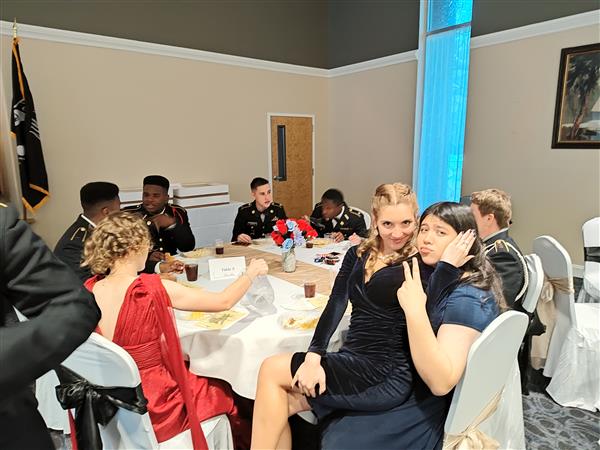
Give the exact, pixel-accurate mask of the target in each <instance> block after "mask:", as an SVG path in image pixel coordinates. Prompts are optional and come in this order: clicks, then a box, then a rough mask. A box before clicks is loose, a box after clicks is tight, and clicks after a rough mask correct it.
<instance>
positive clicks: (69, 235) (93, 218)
mask: <svg viewBox="0 0 600 450" xmlns="http://www.w3.org/2000/svg"><path fill="white" fill-rule="evenodd" d="M79 198H80V201H81V208H82V209H83V213H82V214H79V216H78V217H77V219H76V220H75V222H73V223H72V224H71V226H70V227H69V228H67V231H65V232H64V234H63V235H62V237H61V238H60V239H59V241H58V243H57V244H56V247H55V248H54V254H55V255H56V256H58V258H59V259H60V260H62V261H63V262H64V263H65V264H66V265H67V266H69V267H70V268H71V269H72V270H73V271H74V272H75V273H76V274H77V276H78V277H79V279H80V280H81V281H82V282H83V281H85V280H87V279H88V278H89V277H90V276H91V275H92V274H91V272H90V269H89V268H83V267H81V265H80V264H81V260H82V254H83V243H84V242H85V240H86V239H87V237H88V236H89V235H90V234H91V233H92V231H93V229H94V228H95V227H96V224H97V223H98V222H100V221H101V220H102V219H103V218H104V217H106V216H107V215H109V214H110V213H111V212H115V211H119V209H120V208H121V202H120V201H119V188H118V186H117V185H116V184H113V183H107V182H104V181H96V182H93V183H88V184H86V185H85V186H83V187H82V188H81V190H80V191H79Z"/></svg>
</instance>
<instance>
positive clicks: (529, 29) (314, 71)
mask: <svg viewBox="0 0 600 450" xmlns="http://www.w3.org/2000/svg"><path fill="white" fill-rule="evenodd" d="M599 23H600V9H596V10H594V11H588V12H585V13H581V14H575V15H572V16H566V17H561V18H558V19H553V20H547V21H545V22H539V23H534V24H531V25H525V26H523V27H518V28H512V29H510V30H505V31H499V32H497V33H490V34H486V35H483V36H476V37H473V38H471V48H480V47H487V46H490V45H497V44H505V43H507V42H512V41H516V40H520V39H527V38H532V37H536V36H543V35H546V34H550V33H559V32H561V31H566V30H571V29H573V28H580V27H586V26H590V25H598V24H599ZM0 35H4V36H12V22H7V21H4V20H2V21H0ZM19 36H20V37H22V38H30V39H40V40H46V41H52V42H60V43H65V44H74V45H85V46H89V47H99V48H108V49H113V50H124V51H131V52H138V53H146V54H150V55H159V56H170V57H173V58H183V59H191V60H196V61H204V62H210V63H216V64H226V65H231V66H240V67H247V68H250V69H260V70H271V71H275V72H285V73H290V74H296V75H308V76H315V77H325V78H335V77H339V76H344V75H349V74H353V73H358V72H364V71H366V70H372V69H379V68H382V67H387V66H391V65H395V64H402V63H405V62H410V61H416V56H417V54H416V52H417V51H416V50H411V51H407V52H403V53H397V54H394V55H389V56H384V57H382V58H376V59H372V60H369V61H363V62H359V63H356V64H350V65H347V66H342V67H336V68H334V69H329V70H328V69H319V68H316V67H307V66H299V65H295V64H287V63H280V62H273V61H266V60H262V59H255V58H247V57H244V56H234V55H226V54H223V53H215V52H208V51H204V50H195V49H191V48H183V47H175V46H172V45H164V44H154V43H150V42H142V41H135V40H132V39H122V38H116V37H110V36H101V35H97V34H89V33H80V32H77V31H68V30H59V29H56V28H47V27H39V26H36V25H27V24H19Z"/></svg>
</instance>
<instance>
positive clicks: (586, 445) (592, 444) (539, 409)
mask: <svg viewBox="0 0 600 450" xmlns="http://www.w3.org/2000/svg"><path fill="white" fill-rule="evenodd" d="M549 381H550V379H549V378H545V377H544V376H543V375H542V374H541V371H532V372H531V373H530V383H529V390H530V393H529V395H526V396H525V395H524V396H523V419H524V421H525V443H526V445H527V450H572V449H573V450H575V449H576V450H588V449H590V450H591V449H596V450H597V449H599V448H600V444H599V442H600V412H595V413H592V412H590V411H585V410H583V409H578V408H565V407H564V406H560V405H559V404H557V403H556V402H554V400H552V398H551V397H550V396H549V395H548V394H547V393H546V391H545V387H546V386H547V385H548V383H549Z"/></svg>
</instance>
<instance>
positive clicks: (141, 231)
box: [83, 212, 267, 449]
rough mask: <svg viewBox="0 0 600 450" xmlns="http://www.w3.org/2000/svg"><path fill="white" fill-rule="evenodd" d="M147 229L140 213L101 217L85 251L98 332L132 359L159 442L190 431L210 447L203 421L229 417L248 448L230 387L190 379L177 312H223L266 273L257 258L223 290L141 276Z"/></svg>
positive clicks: (239, 441) (241, 445) (238, 444)
mask: <svg viewBox="0 0 600 450" xmlns="http://www.w3.org/2000/svg"><path fill="white" fill-rule="evenodd" d="M150 245H151V242H150V235H149V233H148V227H147V226H146V224H145V223H144V222H143V220H142V219H141V218H139V217H138V216H137V215H134V214H131V213H126V212H117V213H113V214H111V215H109V216H108V217H106V218H105V219H103V220H102V221H101V222H100V223H99V224H98V225H97V227H96V228H95V229H94V232H93V233H92V235H91V237H90V239H89V240H88V241H87V242H86V244H85V248H84V263H83V264H84V265H87V266H89V267H90V269H91V271H92V273H94V274H96V275H95V276H94V277H92V278H90V279H89V280H88V281H87V282H86V287H87V288H88V289H89V290H90V291H92V292H93V294H94V296H95V297H96V302H97V303H98V306H99V307H100V310H101V311H102V318H101V319H100V322H99V323H98V331H99V332H100V333H101V334H102V335H103V336H105V337H106V338H108V339H110V340H112V341H113V342H115V343H116V344H118V345H120V346H121V347H123V348H124V349H125V350H126V351H127V352H128V353H129V354H130V355H131V356H132V357H133V359H134V360H135V362H136V364H137V366H138V368H139V370H140V376H141V379H142V389H143V391H144V395H145V396H146V398H147V400H148V411H149V414H150V420H151V421H152V426H153V428H154V432H155V434H156V437H157V440H158V442H163V441H166V440H168V439H170V438H172V437H174V436H175V435H177V434H179V433H182V432H183V431H185V430H187V429H191V432H192V438H193V441H194V449H199V448H205V447H206V441H205V439H204V435H203V434H202V430H201V428H200V421H202V420H205V419H208V418H210V417H214V416H217V415H219V414H227V415H228V416H229V419H230V422H231V425H232V429H233V434H234V439H235V440H236V447H239V448H244V447H247V445H248V443H247V440H248V431H249V430H248V427H249V425H248V424H247V423H245V422H244V421H243V420H242V419H241V418H240V417H239V415H238V412H237V408H236V405H235V404H234V397H233V393H232V391H231V388H230V386H229V385H228V384H227V383H225V382H224V381H221V380H216V379H211V378H205V377H199V376H196V375H193V374H191V373H190V372H189V371H188V370H187V368H186V367H185V365H184V362H183V356H182V354H181V347H180V344H179V339H178V336H177V331H176V329H175V325H174V318H173V315H172V308H173V307H174V308H177V309H183V310H188V311H224V310H227V309H229V308H231V307H232V306H233V305H235V303H236V302H237V301H238V300H240V298H241V297H242V296H243V295H244V293H245V292H246V290H247V289H248V288H249V287H250V285H251V284H252V281H253V279H254V278H255V277H256V276H258V275H261V274H266V273H267V265H266V263H265V261H264V260H252V261H251V262H250V264H249V265H248V268H247V270H246V273H245V274H244V275H242V276H241V277H240V278H238V280H236V281H235V282H233V283H232V284H231V285H230V286H228V287H227V288H226V289H225V290H223V291H222V292H209V291H206V290H203V289H193V288H187V287H185V286H182V285H180V284H177V283H175V282H173V281H170V280H161V279H160V278H159V275H155V274H141V275H139V276H138V272H140V271H142V270H143V269H144V265H145V262H146V257H147V256H148V250H149V248H150Z"/></svg>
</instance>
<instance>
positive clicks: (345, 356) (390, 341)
mask: <svg viewBox="0 0 600 450" xmlns="http://www.w3.org/2000/svg"><path fill="white" fill-rule="evenodd" d="M366 259H367V255H363V256H362V257H358V256H357V254H356V247H352V248H351V249H350V250H349V251H348V253H347V254H346V257H345V258H344V261H343V263H342V267H341V269H340V272H339V274H338V277H337V278H336V281H335V285H334V287H333V290H332V293H331V296H330V299H329V302H328V303H327V306H326V308H325V310H324V311H323V314H322V316H321V318H320V320H319V323H318V325H317V328H316V330H315V334H314V337H313V339H312V342H311V345H310V347H309V349H308V351H310V352H315V353H318V354H320V355H322V358H321V364H322V365H323V368H324V370H325V374H326V379H327V390H326V392H325V393H324V394H323V395H319V396H317V397H316V398H314V399H313V398H309V399H308V400H309V402H310V404H311V407H312V408H313V412H314V413H315V414H316V415H317V416H318V417H319V418H323V417H325V416H327V415H328V414H330V413H331V412H333V411H339V410H345V411H384V410H388V409H390V408H393V407H395V406H397V405H400V404H402V403H404V402H405V401H406V400H407V399H408V397H409V396H410V394H411V392H412V385H413V379H414V369H413V366H412V363H411V360H410V350H409V344H408V333H407V328H406V318H405V316H404V312H403V311H402V308H400V305H399V303H398V299H397V297H396V291H397V290H398V288H399V287H400V286H401V285H402V283H403V282H404V268H403V267H402V262H399V263H397V264H395V265H390V266H387V267H384V268H382V269H380V270H378V271H377V272H375V273H374V274H373V275H372V277H371V279H370V280H369V281H368V282H367V283H365V281H364V275H365V261H366ZM419 260H420V259H419ZM420 268H421V277H422V279H423V280H424V281H426V280H427V279H428V278H429V275H430V274H431V273H432V272H433V269H432V268H431V267H429V266H427V265H424V264H423V263H422V262H420ZM452 278H453V279H454V278H455V277H454V276H453V277H452ZM349 299H350V301H351V302H352V315H351V318H350V327H349V330H348V333H347V336H346V339H345V341H344V344H343V347H342V348H341V349H340V351H338V352H335V353H327V352H326V350H327V346H328V344H329V340H330V338H331V336H332V334H333V332H334V331H335V329H336V328H337V326H338V324H339V322H340V320H341V318H342V316H343V314H344V312H345V310H346V307H347V305H348V300H349ZM304 357H305V353H296V354H294V356H293V357H292V363H291V372H292V374H295V373H296V371H297V369H298V367H300V365H301V364H302V362H303V361H304Z"/></svg>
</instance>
